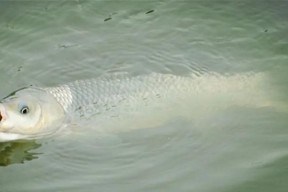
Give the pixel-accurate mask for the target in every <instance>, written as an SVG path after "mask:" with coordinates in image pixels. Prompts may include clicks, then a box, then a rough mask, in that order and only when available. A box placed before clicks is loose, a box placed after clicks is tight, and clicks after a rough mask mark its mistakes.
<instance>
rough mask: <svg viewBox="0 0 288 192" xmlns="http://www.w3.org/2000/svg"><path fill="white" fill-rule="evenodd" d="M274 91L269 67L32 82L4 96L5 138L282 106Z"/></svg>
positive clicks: (1, 134)
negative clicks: (229, 72) (265, 69)
mask: <svg viewBox="0 0 288 192" xmlns="http://www.w3.org/2000/svg"><path fill="white" fill-rule="evenodd" d="M272 93H273V92H272V91H270V90H269V86H267V77H266V75H265V74H264V73H243V74H235V75H220V74H216V73H211V74H208V73H207V74H200V75H195V74H193V75H189V76H177V75H172V74H158V73H151V74H145V75H138V76H129V75H107V76H105V75H104V77H98V78H95V79H88V80H77V81H74V82H71V83H66V84H62V85H59V86H55V87H33V86H32V87H26V88H22V89H20V90H18V91H15V92H13V93H12V94H10V95H9V96H7V97H5V98H3V99H2V100H1V101H0V141H10V140H18V139H35V138H36V139H37V138H42V137H45V136H46V135H50V134H54V133H55V132H57V130H58V129H60V127H64V125H66V128H67V125H69V123H70V124H72V122H77V121H82V122H83V121H89V120H93V127H94V128H95V129H99V130H100V129H102V130H105V129H118V128H119V129H120V127H122V128H123V127H125V128H127V129H130V128H131V129H134V128H135V129H137V128H145V127H156V126H158V125H161V124H162V123H163V122H165V121H169V120H171V119H172V118H173V117H185V118H188V119H191V120H193V119H197V118H205V116H207V115H209V114H211V113H212V112H214V113H217V111H219V110H221V109H227V108H229V107H233V106H243V107H258V108H259V107H273V108H277V107H279V106H281V104H279V103H278V102H276V101H275V100H274V101H273V95H272ZM82 131H85V130H82Z"/></svg>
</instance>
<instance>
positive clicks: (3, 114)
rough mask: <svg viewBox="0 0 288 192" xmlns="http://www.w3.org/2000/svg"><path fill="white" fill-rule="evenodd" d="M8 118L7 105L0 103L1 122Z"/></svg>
mask: <svg viewBox="0 0 288 192" xmlns="http://www.w3.org/2000/svg"><path fill="white" fill-rule="evenodd" d="M6 119H7V113H6V110H5V107H4V106H3V105H2V104H1V103H0V124H1V123H2V122H3V121H5V120H6Z"/></svg>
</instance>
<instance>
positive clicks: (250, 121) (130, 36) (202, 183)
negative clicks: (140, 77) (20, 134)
mask: <svg viewBox="0 0 288 192" xmlns="http://www.w3.org/2000/svg"><path fill="white" fill-rule="evenodd" d="M287 9H288V1H264V0H253V1H251V0H249V1H248V0H241V1H240V0H237V1H236V0H234V1H217V0H215V1H212V0H211V1H208V0H204V1H168V0H163V1H88V0H87V1H85V0H83V1H82V0H79V1H48V0H47V1H46V0H42V1H40V0H39V1H0V86H1V92H0V97H4V96H6V95H7V94H9V93H10V92H12V91H14V90H16V89H18V88H21V87H24V86H27V85H30V84H32V85H38V86H51V85H57V84H59V83H63V82H67V81H73V80H76V79H86V78H93V77H97V76H100V75H101V74H104V73H110V72H128V73H132V74H143V73H151V72H159V73H172V74H177V75H187V74H188V73H195V74H199V75H201V74H209V73H218V74H232V75H233V74H243V73H252V74H254V73H264V74H265V75H267V76H268V77H269V86H268V85H267V87H268V88H269V89H268V90H267V93H271V94H273V95H275V98H276V100H277V103H279V105H283V106H285V104H287V103H288V98H287V95H288V87H287V83H288V75H287V73H288V67H287V63H288V36H287V32H288V22H287V20H288V12H287ZM247 99H249V96H247ZM191 110H194V111H197V109H191ZM287 128H288V120H287V112H285V110H284V111H283V110H280V111H278V110H276V109H274V108H269V107H262V108H253V107H250V106H246V107H241V108H240V107H239V108H237V107H233V106H232V107H231V108H229V109H227V110H225V111H221V112H219V113H216V114H214V115H213V116H212V117H209V118H205V119H198V120H195V121H194V122H187V121H182V120H180V119H175V120H171V121H169V122H165V123H164V124H163V125H160V126H159V127H156V128H155V129H142V130H134V131H128V132H122V133H114V134H111V133H109V134H104V135H97V134H95V133H94V132H89V131H88V130H86V129H83V130H81V131H80V132H79V131H78V132H77V133H75V134H71V135H69V136H68V138H67V137H65V136H63V137H61V136H57V137H55V138H47V139H43V140H37V141H29V142H27V141H26V142H11V143H2V144H0V165H1V167H0V192H16V191H21V192H25V191H29V192H31V191H57V192H58V191H69V192H70V191H81V192H86V191H105V192H106V191H107V192H108V191H125V192H127V191H131V192H132V191H133V192H135V191H137V192H140V191H145V192H147V191H165V192H169V191H171V192H174V191H197V192H202V191H205V192H208V191H211V192H217V191H219V192H220V191H221V192H225V191H227V192H231V191H239V192H240V191H245V192H248V191H251V192H257V191H259V192H260V191H261V192H270V191H275V192H276V191H277V192H280V191H283V192H284V191H287V188H288V184H287V182H286V181H287V179H288V172H287V166H288V163H287V162H288V161H287V160H288V150H287V146H288V141H287V137H288V131H287Z"/></svg>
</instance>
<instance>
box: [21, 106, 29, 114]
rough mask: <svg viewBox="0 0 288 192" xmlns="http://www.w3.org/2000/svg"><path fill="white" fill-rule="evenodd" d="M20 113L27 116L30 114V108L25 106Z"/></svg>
mask: <svg viewBox="0 0 288 192" xmlns="http://www.w3.org/2000/svg"><path fill="white" fill-rule="evenodd" d="M20 113H21V114H24V115H25V114H27V113H29V108H28V107H27V106H24V107H22V108H21V109H20Z"/></svg>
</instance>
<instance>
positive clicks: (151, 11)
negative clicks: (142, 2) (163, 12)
mask: <svg viewBox="0 0 288 192" xmlns="http://www.w3.org/2000/svg"><path fill="white" fill-rule="evenodd" d="M153 12H154V10H153V9H152V10H150V11H147V12H146V13H145V14H149V13H153Z"/></svg>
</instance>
